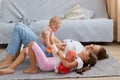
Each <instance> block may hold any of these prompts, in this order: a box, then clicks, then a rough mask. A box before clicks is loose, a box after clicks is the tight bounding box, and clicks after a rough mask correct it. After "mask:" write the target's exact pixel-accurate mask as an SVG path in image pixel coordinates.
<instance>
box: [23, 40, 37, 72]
mask: <svg viewBox="0 0 120 80" xmlns="http://www.w3.org/2000/svg"><path fill="white" fill-rule="evenodd" d="M33 44H34V43H33V42H31V43H30V44H29V45H28V51H27V52H26V53H27V54H28V56H29V58H30V67H29V68H27V69H24V70H23V72H24V73H37V72H38V69H37V66H36V56H35V54H34V52H33V50H32V45H33ZM28 52H29V53H28Z"/></svg>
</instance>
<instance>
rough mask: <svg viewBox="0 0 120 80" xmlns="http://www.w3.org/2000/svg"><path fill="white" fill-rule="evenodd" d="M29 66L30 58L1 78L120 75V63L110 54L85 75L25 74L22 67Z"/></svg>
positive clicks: (12, 79) (73, 73) (2, 79)
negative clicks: (13, 71) (11, 72)
mask: <svg viewBox="0 0 120 80" xmlns="http://www.w3.org/2000/svg"><path fill="white" fill-rule="evenodd" d="M0 57H1V56H0ZM28 66H29V60H28V59H26V60H25V61H24V62H23V63H22V64H21V65H19V66H18V67H17V68H16V69H15V73H14V74H8V75H0V80H16V79H17V80H18V79H20V80H21V79H22V80H23V79H27V80H28V79H58V78H76V77H77V78H79V77H81V78H83V77H84V78H89V77H109V76H110V77H111V76H120V63H119V62H118V61H117V60H116V59H115V58H114V57H113V56H111V55H110V54H109V58H108V59H105V60H101V61H98V62H97V64H96V65H95V66H94V67H92V68H91V70H89V71H86V72H85V73H84V74H83V75H81V74H77V73H76V72H71V73H69V74H55V73H54V72H53V71H51V72H42V71H39V73H38V74H24V73H23V72H22V69H24V68H27V67H28Z"/></svg>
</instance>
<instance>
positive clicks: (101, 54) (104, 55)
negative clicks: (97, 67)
mask: <svg viewBox="0 0 120 80" xmlns="http://www.w3.org/2000/svg"><path fill="white" fill-rule="evenodd" d="M108 57H109V56H108V54H107V53H106V50H105V48H103V47H101V48H100V50H99V52H98V53H97V58H98V60H102V59H106V58H108Z"/></svg>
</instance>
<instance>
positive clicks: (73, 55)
mask: <svg viewBox="0 0 120 80" xmlns="http://www.w3.org/2000/svg"><path fill="white" fill-rule="evenodd" d="M65 58H66V60H68V61H69V62H72V61H74V60H75V59H76V52H75V51H74V50H68V51H67V53H66V55H65ZM55 72H56V73H63V74H66V73H69V72H70V68H66V67H65V66H64V65H63V63H62V62H60V64H59V65H58V67H57V69H56V70H55Z"/></svg>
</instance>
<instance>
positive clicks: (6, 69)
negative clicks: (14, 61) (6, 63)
mask: <svg viewBox="0 0 120 80" xmlns="http://www.w3.org/2000/svg"><path fill="white" fill-rule="evenodd" d="M12 73H14V70H13V69H10V68H5V69H0V75H3V74H12Z"/></svg>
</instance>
